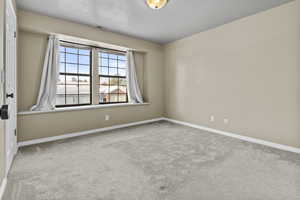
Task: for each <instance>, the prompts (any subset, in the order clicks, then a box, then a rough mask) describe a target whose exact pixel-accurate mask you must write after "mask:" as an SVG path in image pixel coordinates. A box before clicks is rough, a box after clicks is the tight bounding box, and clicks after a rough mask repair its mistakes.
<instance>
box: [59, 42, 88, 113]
mask: <svg viewBox="0 0 300 200" xmlns="http://www.w3.org/2000/svg"><path fill="white" fill-rule="evenodd" d="M59 50H60V68H59V74H60V75H59V78H58V82H57V92H56V106H57V107H63V106H78V105H90V104H91V62H90V61H91V50H90V49H86V48H85V49H81V48H76V47H67V46H63V45H61V46H60V48H59Z"/></svg>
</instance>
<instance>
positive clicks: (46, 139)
mask: <svg viewBox="0 0 300 200" xmlns="http://www.w3.org/2000/svg"><path fill="white" fill-rule="evenodd" d="M162 120H164V118H155V119H150V120H144V121H138V122H133V123H127V124H121V125H116V126H110V127H105V128H99V129H92V130H87V131H81V132H76V133H69V134H64V135H59V136H53V137H47V138H41V139H35V140H28V141H24V142H19V143H18V147H24V146H29V145H33V144H40V143H45V142H52V141H56V140H62V139H66V138H72V137H78V136H83V135H90V134H94V133H99V132H104V131H110V130H114V129H119V128H125V127H130V126H136V125H141V124H147V123H151V122H157V121H162Z"/></svg>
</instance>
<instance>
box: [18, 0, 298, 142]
mask: <svg viewBox="0 0 300 200" xmlns="http://www.w3.org/2000/svg"><path fill="white" fill-rule="evenodd" d="M299 10H300V5H299V0H296V1H293V2H291V3H288V4H285V5H283V6H280V7H277V8H274V9H271V10H268V11H265V12H262V13H259V14H257V15H253V16H250V17H246V18H243V19H240V20H237V21H235V22H233V23H230V24H226V25H223V26H220V27H218V28H215V29H212V30H209V31H206V32H202V33H199V34H196V35H193V36H191V37H187V38H185V39H182V40H179V41H176V42H173V43H170V44H168V45H166V46H164V48H163V47H161V46H159V45H157V44H154V43H150V42H146V41H143V40H139V39H135V38H131V37H127V36H122V35H119V34H114V33H110V32H103V31H100V30H98V29H95V28H93V27H88V26H85V25H80V24H75V23H71V22H67V21H63V20H58V19H54V18H50V17H45V16H40V15H36V14H33V13H30V12H25V11H20V12H19V28H20V29H21V30H22V31H21V33H20V34H19V45H20V46H19V65H18V74H19V77H18V80H19V84H18V86H19V92H18V95H19V104H18V108H19V110H28V108H29V107H30V106H31V105H32V104H33V103H34V101H35V98H36V95H37V92H38V85H39V81H40V74H41V70H42V69H41V66H42V61H43V56H44V55H43V54H44V50H45V46H46V37H47V36H46V35H47V34H48V33H62V34H66V35H72V36H76V37H81V38H87V39H90V40H95V41H101V42H106V43H111V44H116V45H120V46H127V47H131V48H135V49H140V50H143V51H146V52H147V54H146V55H145V60H144V72H143V76H144V82H143V83H144V84H143V89H144V96H145V97H146V99H147V100H148V101H149V102H150V105H145V106H134V107H115V108H102V109H95V110H85V111H72V112H61V113H50V114H37V115H26V116H23V115H22V116H21V115H20V116H18V138H19V141H24V140H30V139H37V138H42V137H49V136H56V135H61V134H64V133H70V132H77V131H82V130H89V129H94V128H101V127H105V126H111V125H115V124H121V123H128V122H133V121H139V120H145V119H151V118H155V117H161V116H163V115H165V116H167V117H170V118H174V119H178V120H182V121H187V122H190V123H194V124H199V125H204V126H208V127H211V128H216V129H220V130H225V131H230V132H234V133H238V134H241V135H245V136H250V137H254V138H259V139H263V140H267V141H271V142H276V143H280V144H286V145H290V146H294V147H300V123H299V121H300V104H299V102H300V56H299V55H300V37H299V35H300V14H299ZM163 50H164V51H163ZM163 61H165V63H163ZM164 85H165V87H164ZM163 94H165V95H164V98H163ZM105 114H110V115H111V117H112V120H111V121H104V115H105ZM211 115H214V116H215V122H210V121H209V119H210V116H211ZM224 118H228V119H229V124H224V122H223V119H224Z"/></svg>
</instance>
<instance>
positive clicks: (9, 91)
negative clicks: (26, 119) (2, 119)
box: [5, 0, 17, 173]
mask: <svg viewBox="0 0 300 200" xmlns="http://www.w3.org/2000/svg"><path fill="white" fill-rule="evenodd" d="M16 19H17V17H16V13H15V10H14V8H13V5H12V1H11V0H7V1H6V26H5V28H6V30H5V41H6V43H5V90H6V91H5V92H6V93H5V99H6V100H5V102H6V104H7V105H8V115H9V119H8V120H7V121H6V123H5V144H6V147H5V149H6V173H8V171H9V169H10V166H11V163H12V161H13V158H14V155H15V154H16V152H17V136H16V128H17V100H16V99H17V98H16V30H17V21H16Z"/></svg>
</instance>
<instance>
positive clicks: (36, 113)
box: [18, 103, 150, 115]
mask: <svg viewBox="0 0 300 200" xmlns="http://www.w3.org/2000/svg"><path fill="white" fill-rule="evenodd" d="M145 105H150V103H119V104H107V105H91V106H78V107H66V108H56V109H55V110H49V111H21V112H18V115H38V114H46V113H57V112H68V111H77V110H91V109H101V108H113V107H127V106H145Z"/></svg>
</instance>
